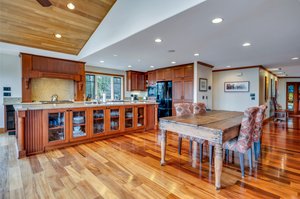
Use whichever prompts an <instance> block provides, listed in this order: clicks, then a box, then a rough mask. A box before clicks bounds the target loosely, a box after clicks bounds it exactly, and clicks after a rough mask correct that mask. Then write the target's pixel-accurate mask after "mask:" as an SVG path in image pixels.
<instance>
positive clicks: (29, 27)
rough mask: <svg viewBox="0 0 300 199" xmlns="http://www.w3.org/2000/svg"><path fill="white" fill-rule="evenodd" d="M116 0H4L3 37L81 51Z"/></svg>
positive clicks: (0, 19) (1, 2)
mask: <svg viewBox="0 0 300 199" xmlns="http://www.w3.org/2000/svg"><path fill="white" fill-rule="evenodd" d="M70 2H72V3H73V4H74V5H75V9H74V10H70V9H68V8H67V6H66V5H67V4H68V3H70ZM115 2H116V0H51V3H52V6H50V7H42V6H41V5H40V4H39V3H38V2H37V1H36V0H0V41H2V42H7V43H12V44H18V45H22V46H29V47H34V48H40V49H45V50H51V51H56V52H62V53H68V54H74V55H77V54H78V53H79V52H80V50H81V48H82V47H83V46H84V45H85V43H86V42H87V41H88V39H89V38H90V36H91V35H92V34H93V32H94V31H95V30H96V28H97V27H98V25H99V24H100V23H101V21H102V20H103V19H104V17H105V16H106V14H107V13H108V11H109V10H110V9H111V8H112V6H113V5H114V3H115ZM56 33H59V34H61V35H62V38H60V39H57V38H56V37H55V36H54V35H55V34H56Z"/></svg>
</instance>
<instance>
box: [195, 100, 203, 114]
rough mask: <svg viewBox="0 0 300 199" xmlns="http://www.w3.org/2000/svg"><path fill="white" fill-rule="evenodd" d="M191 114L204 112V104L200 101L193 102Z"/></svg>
mask: <svg viewBox="0 0 300 199" xmlns="http://www.w3.org/2000/svg"><path fill="white" fill-rule="evenodd" d="M192 106H193V114H199V113H205V112H206V105H205V104H204V103H202V102H198V103H193V104H192Z"/></svg>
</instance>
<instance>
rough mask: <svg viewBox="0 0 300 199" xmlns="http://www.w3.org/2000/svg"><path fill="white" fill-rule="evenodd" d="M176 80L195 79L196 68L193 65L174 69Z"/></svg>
mask: <svg viewBox="0 0 300 199" xmlns="http://www.w3.org/2000/svg"><path fill="white" fill-rule="evenodd" d="M173 78H174V80H179V79H193V78H194V66H193V65H192V64H189V65H183V66H177V67H174V69H173Z"/></svg>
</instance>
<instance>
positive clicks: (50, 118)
mask: <svg viewBox="0 0 300 199" xmlns="http://www.w3.org/2000/svg"><path fill="white" fill-rule="evenodd" d="M66 113H67V112H66V111H65V110H50V111H45V112H44V113H43V114H44V121H46V125H45V126H44V127H43V128H44V140H45V143H47V144H46V145H56V144H61V143H65V142H67V141H68V138H67V125H66V124H67V119H66V118H67V117H66Z"/></svg>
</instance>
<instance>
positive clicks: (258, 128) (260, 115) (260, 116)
mask: <svg viewBox="0 0 300 199" xmlns="http://www.w3.org/2000/svg"><path fill="white" fill-rule="evenodd" d="M258 108H259V110H258V112H257V114H256V119H255V129H254V133H253V142H254V155H255V161H257V160H258V157H259V154H260V148H261V143H260V138H261V135H262V125H263V122H264V118H265V112H266V109H267V108H268V107H267V105H260V106H259V107H258Z"/></svg>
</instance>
